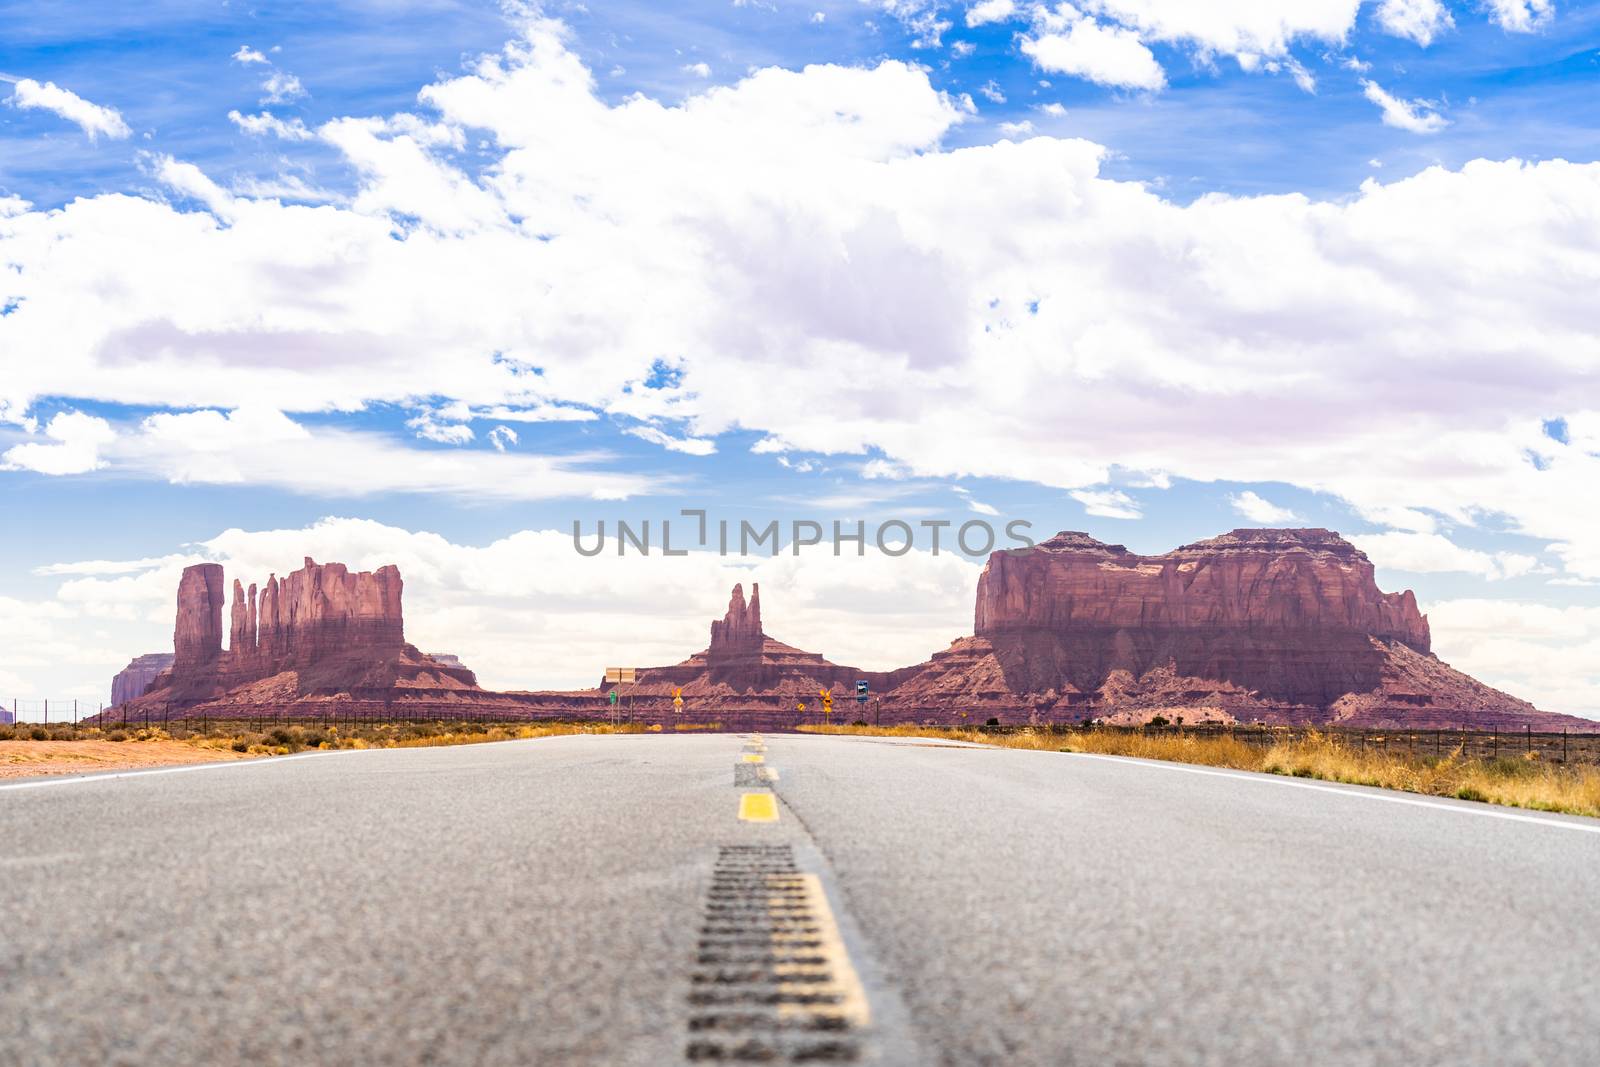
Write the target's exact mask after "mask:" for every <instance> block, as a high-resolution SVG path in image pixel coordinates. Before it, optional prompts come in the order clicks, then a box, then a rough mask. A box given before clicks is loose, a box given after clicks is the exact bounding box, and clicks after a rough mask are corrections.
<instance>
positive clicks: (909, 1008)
mask: <svg viewBox="0 0 1600 1067" xmlns="http://www.w3.org/2000/svg"><path fill="white" fill-rule="evenodd" d="M747 757H748V758H747ZM757 759H760V760H761V762H756V760H757ZM769 770H770V771H776V775H777V776H776V780H775V781H770V780H768V776H767V774H766V772H767V771H769ZM736 783H742V784H736ZM18 785H19V784H17V783H8V784H6V785H0V998H3V1002H0V1063H3V1064H26V1065H30V1067H31V1065H34V1064H74V1065H76V1064H94V1063H106V1064H164V1065H165V1064H182V1063H208V1064H228V1063H242V1062H249V1063H269V1064H270V1063H281V1064H308V1063H314V1064H349V1063H394V1064H412V1063H427V1064H455V1063H460V1064H477V1063H483V1064H561V1065H566V1064H639V1065H656V1064H671V1063H679V1062H683V1061H684V1060H685V1058H686V1057H687V1058H690V1059H692V1060H695V1061H696V1062H730V1061H733V1059H732V1058H733V1057H735V1056H736V1055H737V1054H740V1053H743V1054H749V1055H756V1054H761V1053H763V1052H774V1051H775V1052H778V1053H781V1054H783V1055H785V1056H788V1055H806V1054H809V1055H812V1056H814V1057H821V1058H824V1059H825V1060H826V1059H829V1058H831V1059H832V1060H834V1061H842V1060H847V1059H850V1058H854V1059H855V1060H856V1061H857V1062H864V1063H889V1064H901V1063H904V1064H924V1063H947V1064H969V1063H971V1064H978V1063H982V1064H1007V1065H1012V1064H1077V1063H1081V1064H1121V1063H1127V1064H1136V1063H1137V1064H1169V1063H1170V1064H1257V1063H1262V1064H1267V1063H1271V1064H1277V1063H1317V1064H1462V1063H1482V1064H1584V1065H1592V1064H1595V1063H1600V977H1597V976H1600V960H1597V953H1596V946H1597V944H1600V941H1597V933H1596V931H1600V833H1597V832H1595V831H1597V830H1600V822H1597V821H1589V820H1581V819H1567V818H1561V817H1558V816H1543V815H1537V814H1530V813H1515V812H1511V811H1508V810H1507V809H1494V808H1488V807H1486V806H1483V805H1474V804H1467V803H1456V802H1450V801H1433V800H1427V799H1422V798H1415V797H1407V796H1404V795H1402V794H1392V793H1382V792H1379V791H1376V790H1363V789H1356V788H1345V787H1337V786H1326V785H1321V784H1317V783H1306V782H1300V781H1297V780H1288V779H1279V778H1268V777H1263V776H1255V775H1244V774H1235V773H1233V772H1207V771H1203V770H1198V769H1189V768H1180V767H1177V766H1175V765H1168V764H1149V763H1142V762H1138V761H1126V760H1112V759H1104V758H1095V757H1084V756H1069V755H1060V754H1052V753H1033V752H1018V751H1008V750H997V749H983V748H975V747H968V746H960V745H954V744H951V743H949V742H940V741H917V740H902V739H894V740H890V739H881V738H822V737H813V736H788V735H774V736H769V737H767V738H766V739H765V746H764V748H763V747H760V746H757V745H754V744H751V743H748V742H747V740H746V739H744V738H741V737H736V736H712V737H695V736H682V737H659V736H649V735H644V736H617V737H570V738H552V739H545V740H538V741H526V742H509V743H504V744H496V745H476V746H466V747H458V748H438V749H406V750H380V751H367V752H341V753H322V754H315V755H311V756H308V757H304V758H289V759H282V760H274V761H260V762H252V763H243V764H233V765H227V766H221V767H214V768H206V769H199V770H195V769H184V770H181V771H177V772H169V773H155V774H150V773H145V774H139V775H130V776H117V777H105V778H101V779H77V780H71V781H62V780H55V781H54V782H52V784H49V785H38V786H34V785H32V784H31V783H20V785H21V786H23V787H21V788H19V787H18ZM768 793H771V794H774V795H775V800H776V803H775V804H773V806H772V812H771V814H775V816H776V819H775V821H750V820H749V819H745V818H741V817H740V813H741V811H742V812H743V813H744V814H745V815H747V816H751V817H753V818H757V819H759V818H761V817H762V816H763V815H765V814H768V813H766V812H764V811H763V810H762V804H763V802H761V801H755V802H751V801H742V799H741V798H743V797H744V796H745V795H746V794H756V795H758V796H759V795H762V794H768ZM1504 816H1510V817H1504ZM751 887H755V888H753V889H752V888H751ZM780 950H781V951H780ZM752 953H753V955H752ZM779 955H781V956H782V958H781V959H779V958H778V956H779Z"/></svg>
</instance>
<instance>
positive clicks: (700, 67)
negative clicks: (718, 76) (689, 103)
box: [683, 60, 711, 78]
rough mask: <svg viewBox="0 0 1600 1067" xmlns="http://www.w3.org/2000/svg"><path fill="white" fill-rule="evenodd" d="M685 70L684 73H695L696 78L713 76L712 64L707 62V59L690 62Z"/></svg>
mask: <svg viewBox="0 0 1600 1067" xmlns="http://www.w3.org/2000/svg"><path fill="white" fill-rule="evenodd" d="M683 70H684V73H686V74H693V75H694V76H695V77H696V78H709V77H711V64H709V63H707V62H706V61H705V60H701V61H700V62H698V63H690V64H688V65H686V66H685V67H684V68H683Z"/></svg>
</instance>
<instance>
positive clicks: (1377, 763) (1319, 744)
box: [802, 724, 1600, 817]
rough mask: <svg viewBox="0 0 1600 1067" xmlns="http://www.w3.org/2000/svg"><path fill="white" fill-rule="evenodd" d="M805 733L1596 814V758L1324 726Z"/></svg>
mask: <svg viewBox="0 0 1600 1067" xmlns="http://www.w3.org/2000/svg"><path fill="white" fill-rule="evenodd" d="M802 729H803V730H804V731H806V732H808V733H834V734H866V735H874V736H891V737H926V736H930V735H933V736H938V737H946V738H954V739H956V740H961V741H972V742H975V743H978V744H985V745H1000V746H1003V747H1005V748H1023V749H1035V750H1040V751H1049V752H1088V753H1095V754H1100V755H1108V756H1135V757H1139V758H1141V759H1154V760H1168V761H1172V762H1178V763H1192V764H1199V765H1201V766H1207V767H1228V768H1233V769H1235V770H1244V771H1261V772H1264V773H1267V774H1284V775H1292V776H1294V777H1297V778H1316V779H1321V780H1323V781H1328V782H1346V783H1349V784H1352V785H1368V786H1379V787H1382V788H1384V789H1398V790H1402V791H1404V792H1407V793H1422V794H1425V795H1428V796H1437V797H1454V798H1456V799H1460V800H1475V801H1481V802H1484V803H1489V804H1505V805H1509V806H1513V807H1519V808H1532V809H1534V810H1538V811H1553V812H1565V813H1568V814H1573V815H1590V816H1596V817H1600V767H1597V766H1594V765H1590V764H1573V763H1565V762H1559V761H1553V760H1551V759H1550V758H1549V757H1548V756H1547V755H1545V754H1543V753H1541V752H1515V751H1512V750H1511V748H1510V746H1508V747H1507V751H1508V753H1509V754H1507V755H1504V756H1499V757H1498V758H1480V757H1477V756H1470V755H1468V754H1467V752H1466V750H1465V747H1464V746H1463V745H1462V744H1461V743H1460V742H1456V743H1453V744H1451V745H1447V746H1446V747H1444V748H1443V750H1442V752H1441V753H1439V754H1435V753H1433V752H1431V751H1428V750H1427V749H1423V750H1421V751H1418V750H1416V749H1414V748H1413V749H1405V748H1379V747H1377V746H1371V745H1367V744H1365V743H1363V744H1361V745H1360V746H1357V745H1356V744H1353V743H1351V742H1350V741H1349V740H1347V739H1346V738H1343V737H1340V736H1338V735H1337V734H1333V733H1322V732H1317V731H1314V730H1312V731H1305V732H1303V733H1296V734H1293V735H1288V736H1285V737H1284V739H1283V740H1281V741H1276V742H1273V743H1270V744H1265V745H1260V744H1250V743H1247V742H1245V741H1241V740H1239V739H1237V738H1236V737H1233V736H1230V735H1229V734H1228V733H1227V732H1226V731H1222V730H1217V731H1210V730H1193V731H1188V732H1183V731H1167V730H1155V731H1142V730H1137V729H1134V730H1123V729H1093V728H1091V729H1083V730H1071V731H1069V732H1065V733H1062V732H1057V731H1054V730H1049V729H1027V728H1023V729H1014V730H1004V731H988V730H979V729H975V728H967V729H962V728H956V729H941V728H939V727H928V726H913V725H906V726H882V727H879V726H865V725H860V724H857V725H854V726H833V727H822V726H806V727H802Z"/></svg>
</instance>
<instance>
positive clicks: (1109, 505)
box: [1068, 489, 1144, 519]
mask: <svg viewBox="0 0 1600 1067" xmlns="http://www.w3.org/2000/svg"><path fill="white" fill-rule="evenodd" d="M1068 495H1069V496H1071V497H1072V499H1074V500H1076V501H1077V502H1078V503H1080V504H1082V505H1083V510H1084V511H1087V512H1088V513H1089V514H1090V515H1098V516H1099V517H1100V518H1103V519H1138V518H1143V517H1144V516H1143V513H1142V512H1140V510H1139V502H1138V501H1136V500H1134V499H1133V498H1132V497H1131V496H1129V495H1128V494H1127V493H1124V492H1123V491H1122V490H1120V489H1074V490H1073V491H1072V492H1071V493H1069V494H1068Z"/></svg>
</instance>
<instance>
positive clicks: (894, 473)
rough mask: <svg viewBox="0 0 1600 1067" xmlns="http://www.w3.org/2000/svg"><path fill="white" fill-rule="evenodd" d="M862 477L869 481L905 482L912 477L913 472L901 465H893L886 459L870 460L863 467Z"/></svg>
mask: <svg viewBox="0 0 1600 1067" xmlns="http://www.w3.org/2000/svg"><path fill="white" fill-rule="evenodd" d="M861 477H863V478H866V479H868V480H874V479H887V480H889V481H904V480H905V479H906V478H909V477H911V471H910V470H909V469H908V468H907V467H905V466H904V465H903V464H900V463H893V462H890V461H889V460H886V459H869V460H867V462H865V463H863V464H862V465H861Z"/></svg>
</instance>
